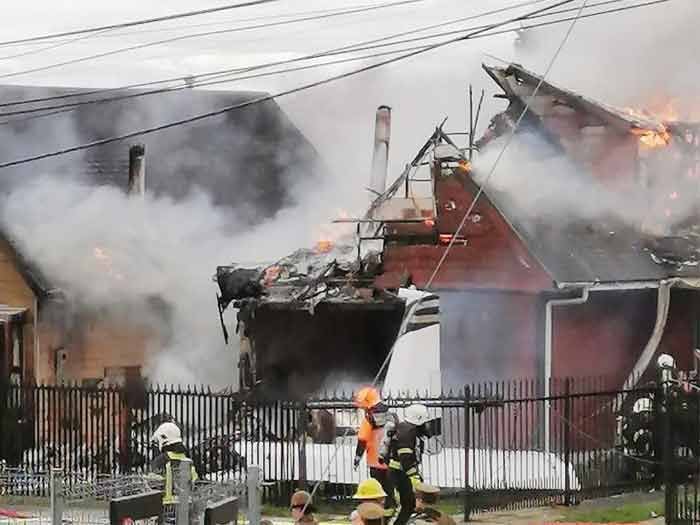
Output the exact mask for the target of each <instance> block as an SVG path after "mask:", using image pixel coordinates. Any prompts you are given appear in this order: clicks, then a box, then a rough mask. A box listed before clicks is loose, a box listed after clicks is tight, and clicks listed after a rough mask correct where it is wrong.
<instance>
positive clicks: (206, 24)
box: [7, 4, 376, 47]
mask: <svg viewBox="0 0 700 525" xmlns="http://www.w3.org/2000/svg"><path fill="white" fill-rule="evenodd" d="M375 5H376V4H359V5H347V6H344V7H336V8H333V9H315V10H312V11H294V12H290V13H280V14H267V15H260V16H251V17H245V18H235V19H233V18H227V19H226V20H218V21H216V22H201V23H198V24H180V25H177V26H170V27H161V28H154V29H139V30H134V31H118V30H111V29H110V30H109V31H108V33H106V34H104V35H101V36H102V38H105V37H106V38H114V37H121V36H133V35H141V34H147V33H165V32H171V31H180V30H183V29H194V28H197V27H211V26H216V25H223V24H230V23H232V22H237V23H241V22H254V21H258V20H278V19H282V18H294V17H298V16H307V15H319V14H324V13H334V12H338V11H345V10H347V9H359V8H362V7H372V6H375ZM66 41H67V40H66V39H53V40H44V41H41V42H35V43H31V42H30V43H27V44H22V43H19V44H7V46H8V47H9V46H25V45H41V44H42V43H46V42H66Z"/></svg>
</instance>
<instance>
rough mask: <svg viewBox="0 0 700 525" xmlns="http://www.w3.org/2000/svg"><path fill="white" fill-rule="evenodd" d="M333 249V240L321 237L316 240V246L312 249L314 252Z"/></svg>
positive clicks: (326, 251)
mask: <svg viewBox="0 0 700 525" xmlns="http://www.w3.org/2000/svg"><path fill="white" fill-rule="evenodd" d="M332 249H333V241H329V240H328V239H322V240H320V241H318V242H316V248H315V249H314V251H315V252H316V253H328V252H330V251H331V250H332Z"/></svg>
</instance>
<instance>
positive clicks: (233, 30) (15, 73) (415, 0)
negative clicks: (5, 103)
mask: <svg viewBox="0 0 700 525" xmlns="http://www.w3.org/2000/svg"><path fill="white" fill-rule="evenodd" d="M260 1H262V0H260ZM265 1H273V0H265ZM275 1H276V0H275ZM423 1H424V0H399V1H397V2H391V3H387V4H380V5H378V6H373V7H365V8H360V9H352V10H347V11H342V12H339V13H329V14H325V15H316V16H309V17H305V18H297V19H293V20H283V21H279V22H269V23H266V24H256V25H250V26H244V27H235V28H229V29H218V30H216V31H205V32H200V33H191V34H187V35H180V36H175V37H171V38H165V39H162V40H155V41H152V42H144V43H142V44H135V45H133V46H127V47H121V48H119V49H113V50H111V51H105V52H102V53H96V54H93V55H87V56H83V57H78V58H73V59H70V60H65V61H63V62H56V63H54V64H47V65H45V66H38V67H34V68H30V69H24V70H21V71H13V72H11V73H3V74H1V75H0V78H13V77H18V76H21V75H28V74H31V73H40V72H43V71H49V70H52V69H57V68H60V67H64V66H70V65H73V64H80V63H83V62H89V61H92V60H97V59H100V58H106V57H109V56H114V55H119V54H122V53H127V52H130V51H137V50H139V49H146V48H149V47H154V46H159V45H163V44H172V43H174V42H181V41H183V40H192V39H195V38H202V37H208V36H217V35H223V34H229V33H236V32H240V31H251V30H255V29H264V28H269V27H276V26H282V25H289V24H296V23H299V22H306V21H310V20H320V19H325V18H331V17H336V16H343V15H349V14H356V13H364V12H368V11H375V10H377V9H385V8H388V7H396V6H400V5H408V4H415V3H418V2H423Z"/></svg>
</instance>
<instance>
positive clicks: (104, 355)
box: [42, 318, 152, 384]
mask: <svg viewBox="0 0 700 525" xmlns="http://www.w3.org/2000/svg"><path fill="white" fill-rule="evenodd" d="M47 331H48V330H47ZM52 335H53V338H52V339H53V340H52V341H51V342H49V341H46V343H47V344H43V342H42V351H43V353H44V355H45V358H46V360H47V361H48V360H54V361H58V363H55V364H54V370H55V371H54V374H52V377H51V378H50V380H51V381H65V382H76V383H79V384H97V383H99V382H102V381H104V380H105V379H107V380H108V381H111V382H119V381H120V380H121V379H122V378H123V377H124V375H135V374H139V375H140V374H142V373H143V370H144V368H145V365H146V361H147V357H148V347H149V342H150V341H152V334H149V333H148V331H146V330H145V329H143V328H141V327H138V326H130V325H126V324H122V323H120V322H118V321H117V320H111V319H108V318H107V319H100V320H96V321H91V322H87V323H85V324H84V325H81V326H80V328H79V329H76V330H73V331H72V332H71V333H70V334H60V333H58V332H55V331H54V333H53V334H52ZM56 365H57V366H58V369H56ZM56 372H58V373H56Z"/></svg>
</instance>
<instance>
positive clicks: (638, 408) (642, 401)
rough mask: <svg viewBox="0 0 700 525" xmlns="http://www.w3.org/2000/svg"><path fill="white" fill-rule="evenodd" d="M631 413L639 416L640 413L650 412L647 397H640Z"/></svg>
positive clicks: (649, 402) (649, 400) (649, 401)
mask: <svg viewBox="0 0 700 525" xmlns="http://www.w3.org/2000/svg"><path fill="white" fill-rule="evenodd" d="M632 412H633V413H635V414H641V413H642V412H651V399H649V398H648V397H640V398H639V399H637V400H636V401H635V402H634V405H633V406H632Z"/></svg>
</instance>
